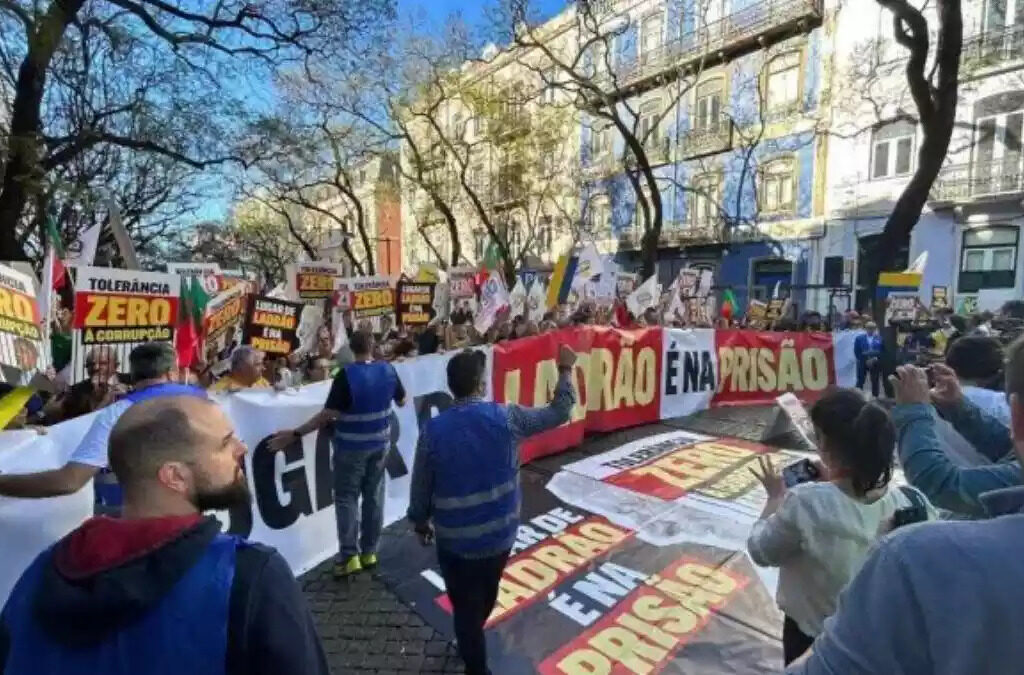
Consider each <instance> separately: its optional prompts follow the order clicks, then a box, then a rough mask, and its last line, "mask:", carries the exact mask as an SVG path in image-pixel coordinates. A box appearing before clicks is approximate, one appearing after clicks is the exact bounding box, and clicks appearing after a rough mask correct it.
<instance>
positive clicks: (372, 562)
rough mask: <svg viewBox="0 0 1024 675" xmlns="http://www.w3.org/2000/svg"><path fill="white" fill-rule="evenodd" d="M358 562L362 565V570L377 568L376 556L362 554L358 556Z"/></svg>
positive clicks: (373, 554) (374, 554)
mask: <svg viewBox="0 0 1024 675" xmlns="http://www.w3.org/2000/svg"><path fill="white" fill-rule="evenodd" d="M359 562H360V563H362V565H363V569H364V570H368V569H372V568H374V567H376V566H377V554H376V553H364V554H362V555H361V556H359Z"/></svg>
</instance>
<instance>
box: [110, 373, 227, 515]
mask: <svg viewBox="0 0 1024 675" xmlns="http://www.w3.org/2000/svg"><path fill="white" fill-rule="evenodd" d="M159 396H197V397H199V398H207V396H206V391H205V390H204V389H201V388H199V387H193V386H192V385H188V384H178V383H176V382H164V383H163V384H154V385H153V386H151V387H145V388H144V389H139V390H137V391H132V392H129V393H127V394H125V395H124V396H122V397H121V401H128V402H129V403H128V405H124V404H123V403H121V405H122V406H123V408H124V409H123V410H122V411H121V414H122V415H123V414H124V411H125V410H128V408H130V407H131V406H132V405H135V404H136V403H141V402H142V401H148V400H149V399H151V398H157V397H159ZM119 403H120V402H119ZM114 405H118V404H117V403H115V404H114ZM92 485H93V492H94V494H95V496H96V507H95V508H96V514H97V515H105V516H116V515H118V514H120V512H121V503H122V502H123V500H124V496H123V495H122V494H121V485H120V484H119V483H118V482H117V477H116V476H114V472H113V471H111V470H110V467H109V466H106V467H103V468H102V469H100V470H99V472H98V473H97V474H96V477H95V478H94V479H93V482H92Z"/></svg>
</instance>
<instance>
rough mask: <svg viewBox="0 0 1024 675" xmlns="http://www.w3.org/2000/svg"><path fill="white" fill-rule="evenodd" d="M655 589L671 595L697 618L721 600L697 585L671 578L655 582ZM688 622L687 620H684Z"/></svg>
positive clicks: (705, 613) (709, 610)
mask: <svg viewBox="0 0 1024 675" xmlns="http://www.w3.org/2000/svg"><path fill="white" fill-rule="evenodd" d="M657 589H658V590H659V591H661V592H662V593H664V594H665V595H667V596H669V597H671V598H672V599H673V600H675V601H676V602H678V603H679V605H680V606H681V607H684V608H686V609H687V610H689V611H690V612H692V613H693V614H694V615H696V617H698V618H704V617H705V616H707V615H708V614H709V613H710V612H711V607H712V606H713V605H715V604H716V603H718V602H720V601H721V599H722V598H721V596H719V595H716V594H715V593H709V592H708V591H705V590H703V589H701V588H700V587H698V586H690V585H688V584H681V583H679V582H678V581H674V580H672V579H662V580H661V581H659V582H658V583H657ZM686 624H687V625H688V624H689V621H687V622H686ZM690 630H692V628H691V629H690Z"/></svg>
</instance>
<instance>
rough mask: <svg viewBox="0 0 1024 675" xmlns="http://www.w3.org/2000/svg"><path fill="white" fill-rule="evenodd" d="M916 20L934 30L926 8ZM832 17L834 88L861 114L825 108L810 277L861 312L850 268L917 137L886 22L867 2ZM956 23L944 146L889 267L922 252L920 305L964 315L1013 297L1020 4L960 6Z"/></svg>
mask: <svg viewBox="0 0 1024 675" xmlns="http://www.w3.org/2000/svg"><path fill="white" fill-rule="evenodd" d="M869 12H870V13H871V15H869ZM926 16H927V17H928V18H929V21H930V23H931V24H932V25H935V24H934V12H933V10H932V9H930V8H929V9H928V10H927V13H926ZM839 20H840V22H841V24H842V27H843V28H842V31H839V32H838V34H837V36H836V54H837V64H838V65H837V72H838V73H839V75H838V77H839V78H840V79H841V80H842V86H843V87H844V88H845V89H847V90H853V89H856V90H857V91H858V97H859V98H861V99H862V101H861V103H862V105H860V106H857V105H852V106H850V105H842V104H840V102H839V101H837V102H836V105H835V106H834V107H833V111H832V115H833V128H834V129H835V130H836V131H837V134H836V135H835V136H833V138H832V140H831V144H830V150H831V153H830V157H829V176H830V185H829V194H828V202H829V207H828V216H829V218H828V223H827V226H826V236H825V237H823V238H822V240H821V241H820V246H819V247H818V248H817V250H816V251H815V256H814V257H815V259H816V265H815V270H814V274H815V275H816V278H817V279H819V280H821V281H822V282H824V281H825V277H826V276H827V275H829V274H831V276H832V279H830V280H829V281H830V282H834V281H835V280H836V279H840V278H841V280H842V282H843V283H846V284H850V285H852V286H854V287H855V288H856V289H857V292H856V294H855V296H854V301H855V303H856V304H857V306H861V307H863V306H865V305H866V302H867V298H866V297H865V293H864V290H863V287H864V285H865V284H866V283H867V281H868V280H867V279H865V278H864V275H863V274H862V269H863V266H862V264H861V263H862V261H863V260H864V259H865V258H866V257H867V256H871V255H873V253H874V251H875V250H876V249H877V242H878V238H879V237H878V235H879V233H880V232H881V230H882V228H883V227H884V224H885V219H886V216H887V215H888V214H889V212H890V211H891V209H892V206H893V204H894V203H895V201H896V199H897V198H898V197H899V194H900V192H901V191H902V189H903V187H904V186H905V185H906V182H907V181H908V180H909V177H910V176H911V174H912V173H913V171H914V169H915V167H916V162H917V151H918V145H919V142H920V137H921V132H920V128H919V127H918V126H916V125H915V123H914V122H913V120H912V119H909V120H908V119H907V115H906V113H909V115H911V116H912V115H914V114H916V113H915V109H914V107H913V104H912V102H911V101H910V97H909V93H908V92H907V88H906V80H905V76H904V75H903V72H902V69H903V64H904V59H905V52H904V51H903V50H902V49H901V48H900V47H898V46H897V45H895V43H894V40H893V39H892V27H891V25H892V21H891V18H890V15H889V14H888V13H887V12H886V11H885V10H882V9H881V8H880V7H878V6H877V5H875V3H851V4H850V5H848V6H847V7H845V8H844V9H843V10H842V12H841V13H840V17H839ZM963 20H964V44H963V53H962V57H961V61H962V63H961V72H960V80H961V82H960V90H959V107H958V112H957V123H956V128H955V131H954V137H953V141H952V143H951V144H950V150H949V153H948V156H947V158H946V164H945V166H944V167H943V169H942V171H941V173H940V175H939V178H938V180H937V181H936V183H935V185H934V186H933V188H932V191H931V198H930V199H929V202H928V205H927V207H926V209H925V212H924V213H923V214H922V217H921V220H920V222H919V223H918V225H917V226H916V227H915V229H914V231H913V233H912V236H911V240H910V245H909V246H908V247H907V248H906V249H905V250H903V251H901V252H900V262H905V261H907V260H913V259H914V258H916V257H917V256H918V255H919V254H920V253H922V252H925V251H927V252H928V264H927V267H926V268H925V274H924V281H923V284H922V287H921V291H920V294H921V298H922V300H923V301H924V302H925V303H928V302H929V301H930V299H931V295H932V290H933V288H936V287H939V288H944V289H945V290H946V292H947V294H948V296H949V297H951V298H953V300H954V305H955V306H956V307H957V308H960V309H968V310H969V309H971V308H973V307H976V306H977V307H981V308H995V307H998V306H999V305H1000V304H1001V303H1002V302H1003V301H1005V300H1007V299H1010V298H1020V297H1021V295H1022V282H1024V271H1022V269H1021V264H1020V256H1019V248H1020V227H1021V225H1022V224H1024V208H1022V201H1021V200H1022V198H1024V167H1022V162H1024V153H1022V152H1021V133H1022V127H1024V2H1022V1H1021V0H968V1H965V2H964V4H963ZM865 74H867V75H868V77H869V78H870V84H868V85H865V84H864V82H865V80H864V79H863V78H864V75H865ZM844 306H845V305H844Z"/></svg>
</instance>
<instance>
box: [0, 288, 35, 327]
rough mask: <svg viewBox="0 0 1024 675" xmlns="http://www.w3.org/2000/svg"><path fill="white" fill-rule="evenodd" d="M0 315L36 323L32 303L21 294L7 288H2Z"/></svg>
mask: <svg viewBox="0 0 1024 675" xmlns="http://www.w3.org/2000/svg"><path fill="white" fill-rule="evenodd" d="M0 315H2V316H9V317H11V318H13V319H18V320H19V321H25V322H28V323H35V313H34V312H33V311H32V301H31V300H29V299H28V298H27V297H25V296H24V295H22V294H21V293H15V292H14V291H8V290H7V289H5V288H0Z"/></svg>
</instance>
